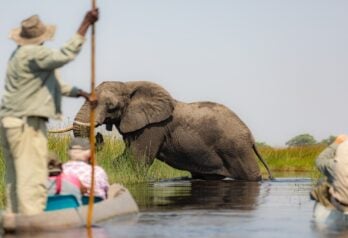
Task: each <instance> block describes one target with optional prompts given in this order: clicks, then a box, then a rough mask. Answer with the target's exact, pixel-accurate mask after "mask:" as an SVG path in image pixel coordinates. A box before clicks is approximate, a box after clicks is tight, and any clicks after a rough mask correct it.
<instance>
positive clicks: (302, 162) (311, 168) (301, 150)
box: [259, 145, 325, 178]
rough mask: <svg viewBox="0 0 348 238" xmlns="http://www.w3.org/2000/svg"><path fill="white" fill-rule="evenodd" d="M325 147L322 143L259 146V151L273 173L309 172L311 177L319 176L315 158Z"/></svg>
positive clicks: (264, 172) (265, 173)
mask: <svg viewBox="0 0 348 238" xmlns="http://www.w3.org/2000/svg"><path fill="white" fill-rule="evenodd" d="M323 149H325V146H324V145H315V146H304V147H291V148H271V147H260V148H259V150H260V153H261V155H262V157H263V158H264V159H265V161H266V162H267V164H268V165H269V167H270V170H271V171H272V172H273V173H275V174H276V173H278V172H282V173H284V172H286V173H303V172H306V173H309V174H311V177H312V178H318V177H319V176H320V174H319V172H318V170H317V169H316V167H315V158H316V157H317V156H318V155H319V154H320V152H321V151H322V150H323ZM259 165H260V167H261V171H262V174H263V175H267V172H266V170H265V169H264V166H263V165H262V164H261V163H260V162H259Z"/></svg>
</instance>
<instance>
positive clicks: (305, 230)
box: [5, 178, 348, 238]
mask: <svg viewBox="0 0 348 238" xmlns="http://www.w3.org/2000/svg"><path fill="white" fill-rule="evenodd" d="M311 187H312V181H311V179H309V178H278V179H276V180H274V181H263V182H237V181H193V180H179V179H176V180H175V179H174V180H167V181H161V182H156V183H150V184H138V185H134V186H131V187H129V190H130V191H131V192H132V194H133V196H134V197H135V199H136V201H137V203H138V205H139V208H140V213H139V214H138V215H137V216H131V217H127V218H125V219H123V220H119V219H114V220H110V221H108V222H105V223H102V224H99V227H97V228H94V229H93V231H92V233H91V234H88V233H87V232H86V231H85V230H84V229H76V230H72V231H66V232H59V233H44V234H36V235H35V237H102V238H106V237H130V238H132V237H139V238H140V237H175V238H180V237H199V238H204V237H212V238H218V237H258V238H260V237H348V229H346V228H344V227H342V228H337V227H336V228H330V227H324V226H321V225H318V224H315V223H314V222H313V221H312V209H313V204H314V203H313V201H311V200H310V199H309V195H308V194H309V191H310V189H311ZM5 237H16V236H13V235H12V236H8V235H6V236H5ZM17 237H31V235H21V236H19V235H17Z"/></svg>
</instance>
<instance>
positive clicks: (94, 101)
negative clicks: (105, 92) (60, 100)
mask: <svg viewBox="0 0 348 238" xmlns="http://www.w3.org/2000/svg"><path fill="white" fill-rule="evenodd" d="M78 96H80V97H84V98H85V99H86V100H87V101H88V102H89V104H90V105H91V107H92V108H93V109H94V108H96V107H97V106H98V98H97V97H96V96H95V95H92V94H90V93H87V92H85V91H83V90H80V91H79V92H78Z"/></svg>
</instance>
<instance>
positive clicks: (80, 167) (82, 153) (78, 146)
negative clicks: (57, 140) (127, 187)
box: [63, 137, 110, 199]
mask: <svg viewBox="0 0 348 238" xmlns="http://www.w3.org/2000/svg"><path fill="white" fill-rule="evenodd" d="M68 156H69V161H68V162H66V163H64V164H63V171H64V173H65V174H71V175H75V176H76V177H78V178H79V180H80V181H81V183H82V185H83V186H84V187H86V188H87V189H86V191H84V195H87V196H88V195H89V190H90V188H91V170H92V166H91V165H90V159H91V150H90V144H89V141H88V139H86V138H79V137H78V138H73V139H72V141H71V143H70V146H69V151H68ZM94 172H95V174H94V178H95V184H94V196H96V197H100V198H102V199H106V198H107V193H108V189H109V186H110V185H109V182H108V177H107V175H106V173H105V171H104V169H102V168H101V167H100V166H97V165H96V166H95V169H94Z"/></svg>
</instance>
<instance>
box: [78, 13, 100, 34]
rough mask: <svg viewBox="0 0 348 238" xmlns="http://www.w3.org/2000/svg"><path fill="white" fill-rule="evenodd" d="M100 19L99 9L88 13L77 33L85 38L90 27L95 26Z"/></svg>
mask: <svg viewBox="0 0 348 238" xmlns="http://www.w3.org/2000/svg"><path fill="white" fill-rule="evenodd" d="M98 19H99V9H98V8H97V9H95V10H90V11H88V12H87V13H86V15H85V17H84V18H83V21H82V23H81V25H80V27H79V29H78V30H77V33H78V34H80V35H81V36H85V35H86V32H87V30H88V28H89V26H90V25H93V24H94V23H95V22H96V21H98Z"/></svg>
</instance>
